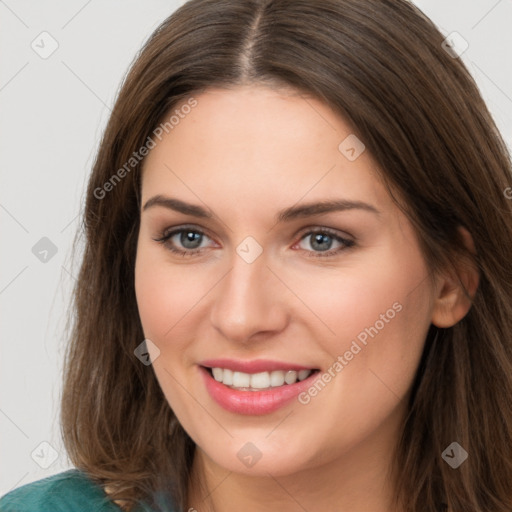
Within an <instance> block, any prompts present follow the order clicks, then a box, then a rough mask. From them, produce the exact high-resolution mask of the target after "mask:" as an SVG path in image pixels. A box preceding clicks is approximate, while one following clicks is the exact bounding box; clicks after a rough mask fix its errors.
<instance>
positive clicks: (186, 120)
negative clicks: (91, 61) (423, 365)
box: [135, 86, 433, 476]
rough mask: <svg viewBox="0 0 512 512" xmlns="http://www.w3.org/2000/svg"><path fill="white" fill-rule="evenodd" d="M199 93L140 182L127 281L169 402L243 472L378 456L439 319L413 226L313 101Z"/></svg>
mask: <svg viewBox="0 0 512 512" xmlns="http://www.w3.org/2000/svg"><path fill="white" fill-rule="evenodd" d="M194 99H195V102H197V103H195V102H194V101H193V100H191V101H189V102H188V103H187V104H188V105H194V106H193V107H190V108H189V107H185V108H182V109H181V110H180V108H179V107H176V108H177V109H178V112H179V115H178V116H177V117H176V119H178V121H176V119H174V122H173V123H172V128H169V127H170V126H171V125H170V124H169V125H167V132H168V133H166V132H165V130H164V131H163V133H164V135H163V137H162V138H161V141H158V140H157V139H155V142H156V146H155V147H154V148H153V149H152V150H151V151H150V153H149V155H148V156H147V158H146V160H145V164H144V171H143V180H142V209H141V226H140V232H139V239H138V247H137V260H136V268H135V286H136V294H137V302H138V307H139V312H140V318H141V321H142V326H143V329H144V334H145V337H146V339H149V340H151V342H152V343H148V345H149V348H150V352H151V353H152V356H153V359H154V361H153V368H154V371H155V374H156V376H157V378H158V381H159V383H160V386H161V387H162V390H163V392H164V394H165V397H166V398H167V400H168V402H169V405H170V406H171V408H172V409H173V411H174V412H175V414H176V416H177V417H178V419H179V421H180V422H181V424H182V425H183V427H184V428H185V430H186V431H187V432H188V434H189V435H190V436H191V437H192V439H193V440H194V441H195V443H196V444H197V445H198V447H199V448H201V453H202V456H203V457H205V459H206V460H208V461H209V462H210V463H211V464H214V465H218V466H221V467H223V468H225V469H228V470H230V471H235V472H239V473H246V474H251V475H267V474H268V473H271V474H272V475H276V476H277V475H287V474H288V475H290V474H293V473H295V472H297V471H300V470H305V469H311V468H314V467H318V466H320V465H322V464H328V463H332V462H335V461H336V460H340V458H344V457H345V458H347V457H349V456H350V457H352V459H351V460H352V461H354V463H355V461H357V460H359V455H361V454H362V453H363V452H364V451H365V450H366V455H367V456H369V457H374V456H376V457H380V456H381V455H383V454H385V453H388V450H389V449H390V446H391V443H392V440H393V439H394V438H395V437H396V435H397V431H398V430H397V429H398V425H399V422H400V420H401V418H402V416H403V414H404V411H405V401H406V398H407V395H408V392H409V390H410V387H411V383H412V380H413V377H414V374H415V372H416V369H417V365H418V362H419V358H420V356H421V352H422V348H423V344H424V340H425V336H426V333H427V330H428V327H429V325H430V323H431V317H432V308H433V291H432V289H431V285H430V284H429V279H428V270H427V267H426V264H425V261H424V259H423V257H422V254H421V252H420V248H419V245H418V242H417V239H416V238H415V235H414V232H413V230H412V227H411V224H410V222H409V221H408V220H407V218H406V217H405V216H404V215H403V214H402V213H401V212H400V210H399V209H398V208H397V207H396V205H395V204H394V203H393V202H392V200H391V198H390V196H389V194H388V193H387V191H386V189H385V187H384V185H383V184H382V183H381V181H380V180H379V178H378V174H377V169H376V165H375V163H374V162H373V160H372V158H371V156H370V155H369V153H368V151H365V150H364V146H362V144H361V141H359V140H358V139H356V138H355V136H354V135H353V134H352V130H351V127H350V126H349V125H348V124H347V123H346V122H345V121H344V120H343V119H342V118H340V117H339V116H338V115H337V114H335V113H334V112H333V111H332V110H330V108H328V107H327V106H326V105H325V104H323V103H322V102H320V101H318V100H315V99H312V98H310V97H305V96H300V95H298V94H291V93H290V91H285V90H282V91H280V92H276V91H275V90H272V89H270V88H265V87H262V86H245V87H238V88H234V89H232V90H222V89H211V90H207V91H206V92H203V93H201V94H198V95H196V96H194ZM174 110H175V109H174ZM169 115H170V114H169ZM362 142H363V143H364V141H362ZM322 205H323V206H322ZM179 230H181V231H179ZM166 235H170V236H169V237H168V238H167V240H166V241H163V242H162V241H157V240H158V239H161V238H162V237H164V236H166ZM172 249H175V250H176V251H180V252H173V251H172ZM182 251H183V252H184V253H185V254H181V252H182ZM141 341H142V340H141ZM156 347H157V349H158V350H156ZM210 368H216V369H215V370H210ZM212 373H213V374H214V375H215V377H213V376H212ZM283 379H284V380H285V382H284V383H283ZM298 379H303V380H298ZM287 382H288V383H287ZM356 454H358V456H357V457H356ZM347 460H348V459H347Z"/></svg>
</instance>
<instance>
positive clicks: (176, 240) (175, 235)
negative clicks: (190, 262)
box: [154, 227, 209, 257]
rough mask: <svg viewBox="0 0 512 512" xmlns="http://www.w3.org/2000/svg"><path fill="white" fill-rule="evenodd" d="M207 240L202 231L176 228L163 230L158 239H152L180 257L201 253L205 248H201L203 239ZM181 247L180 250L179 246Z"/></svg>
mask: <svg viewBox="0 0 512 512" xmlns="http://www.w3.org/2000/svg"><path fill="white" fill-rule="evenodd" d="M205 237H206V238H209V237H208V235H206V234H205V233H204V232H203V231H201V230H199V229H197V228H184V227H180V228H176V229H173V230H170V231H169V230H165V231H164V232H163V233H162V234H161V236H160V237H159V238H154V240H155V241H156V242H159V243H161V244H163V245H164V246H165V248H166V249H169V250H170V251H171V252H173V253H175V254H178V255H180V256H186V257H188V256H194V255H196V254H198V253H200V252H203V249H204V248H205V247H201V242H202V241H203V239H204V238H205ZM180 245H181V247H183V248H182V249H180V248H179V246H180Z"/></svg>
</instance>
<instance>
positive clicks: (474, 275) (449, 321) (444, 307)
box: [432, 227, 480, 328]
mask: <svg viewBox="0 0 512 512" xmlns="http://www.w3.org/2000/svg"><path fill="white" fill-rule="evenodd" d="M459 231H460V234H461V236H462V239H463V241H464V245H465V246H466V248H467V249H468V250H469V251H470V252H471V253H472V254H476V251H475V244H474V242H473V238H472V236H471V234H470V233H469V231H467V230H466V229H465V228H463V227H460V228H459ZM479 277H480V276H479V271H478V269H477V267H476V265H475V263H474V261H469V260H468V258H463V257H460V258H459V259H458V261H456V262H454V264H453V266H452V267H450V269H447V270H446V271H445V272H444V273H441V274H440V275H439V277H438V280H437V283H438V285H437V287H436V296H435V297H434V307H433V310H432V323H433V324H434V325H435V326H437V327H443V328H447V327H452V326H453V325H455V324H456V323H457V322H459V321H460V320H462V319H463V318H464V317H465V316H466V314H467V313H468V311H469V309H470V308H471V304H472V300H473V298H474V296H475V293H476V290H477V288H478V283H479Z"/></svg>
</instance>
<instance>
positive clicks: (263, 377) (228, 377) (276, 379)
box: [212, 368, 312, 389]
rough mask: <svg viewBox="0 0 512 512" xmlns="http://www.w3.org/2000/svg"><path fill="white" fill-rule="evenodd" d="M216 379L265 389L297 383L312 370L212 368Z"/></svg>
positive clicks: (236, 385)
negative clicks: (257, 371) (236, 370)
mask: <svg viewBox="0 0 512 512" xmlns="http://www.w3.org/2000/svg"><path fill="white" fill-rule="evenodd" d="M212 372H213V377H214V379H215V380H216V381H218V382H222V383H223V384H225V385H226V386H231V387H234V388H254V389H265V388H269V387H277V386H282V385H283V384H284V383H285V382H286V384H295V382H297V380H304V379H306V378H308V377H309V376H310V375H311V372H312V370H299V371H295V370H288V371H286V370H276V371H273V372H260V373H244V372H234V371H233V370H228V369H227V368H212Z"/></svg>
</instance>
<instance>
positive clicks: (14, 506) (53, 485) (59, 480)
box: [0, 469, 121, 512]
mask: <svg viewBox="0 0 512 512" xmlns="http://www.w3.org/2000/svg"><path fill="white" fill-rule="evenodd" d="M90 510H94V511H95V512H120V510H121V509H120V508H119V507H118V506H117V505H115V504H114V503H112V502H111V501H110V500H109V499H108V497H107V495H106V493H105V492H104V490H103V489H102V487H101V486H99V485H98V484H96V483H95V482H93V481H92V480H91V479H90V478H89V477H88V476H87V475H86V474H85V473H84V472H83V471H80V470H78V469H69V470H67V471H63V472H62V473H58V474H56V475H52V476H49V477H46V478H43V479H41V480H37V481H35V482H32V483H29V484H25V485H22V486H21V487H18V488H17V489H14V490H13V491H10V492H8V493H7V494H5V495H4V496H3V497H2V498H0V512H85V511H90Z"/></svg>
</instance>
